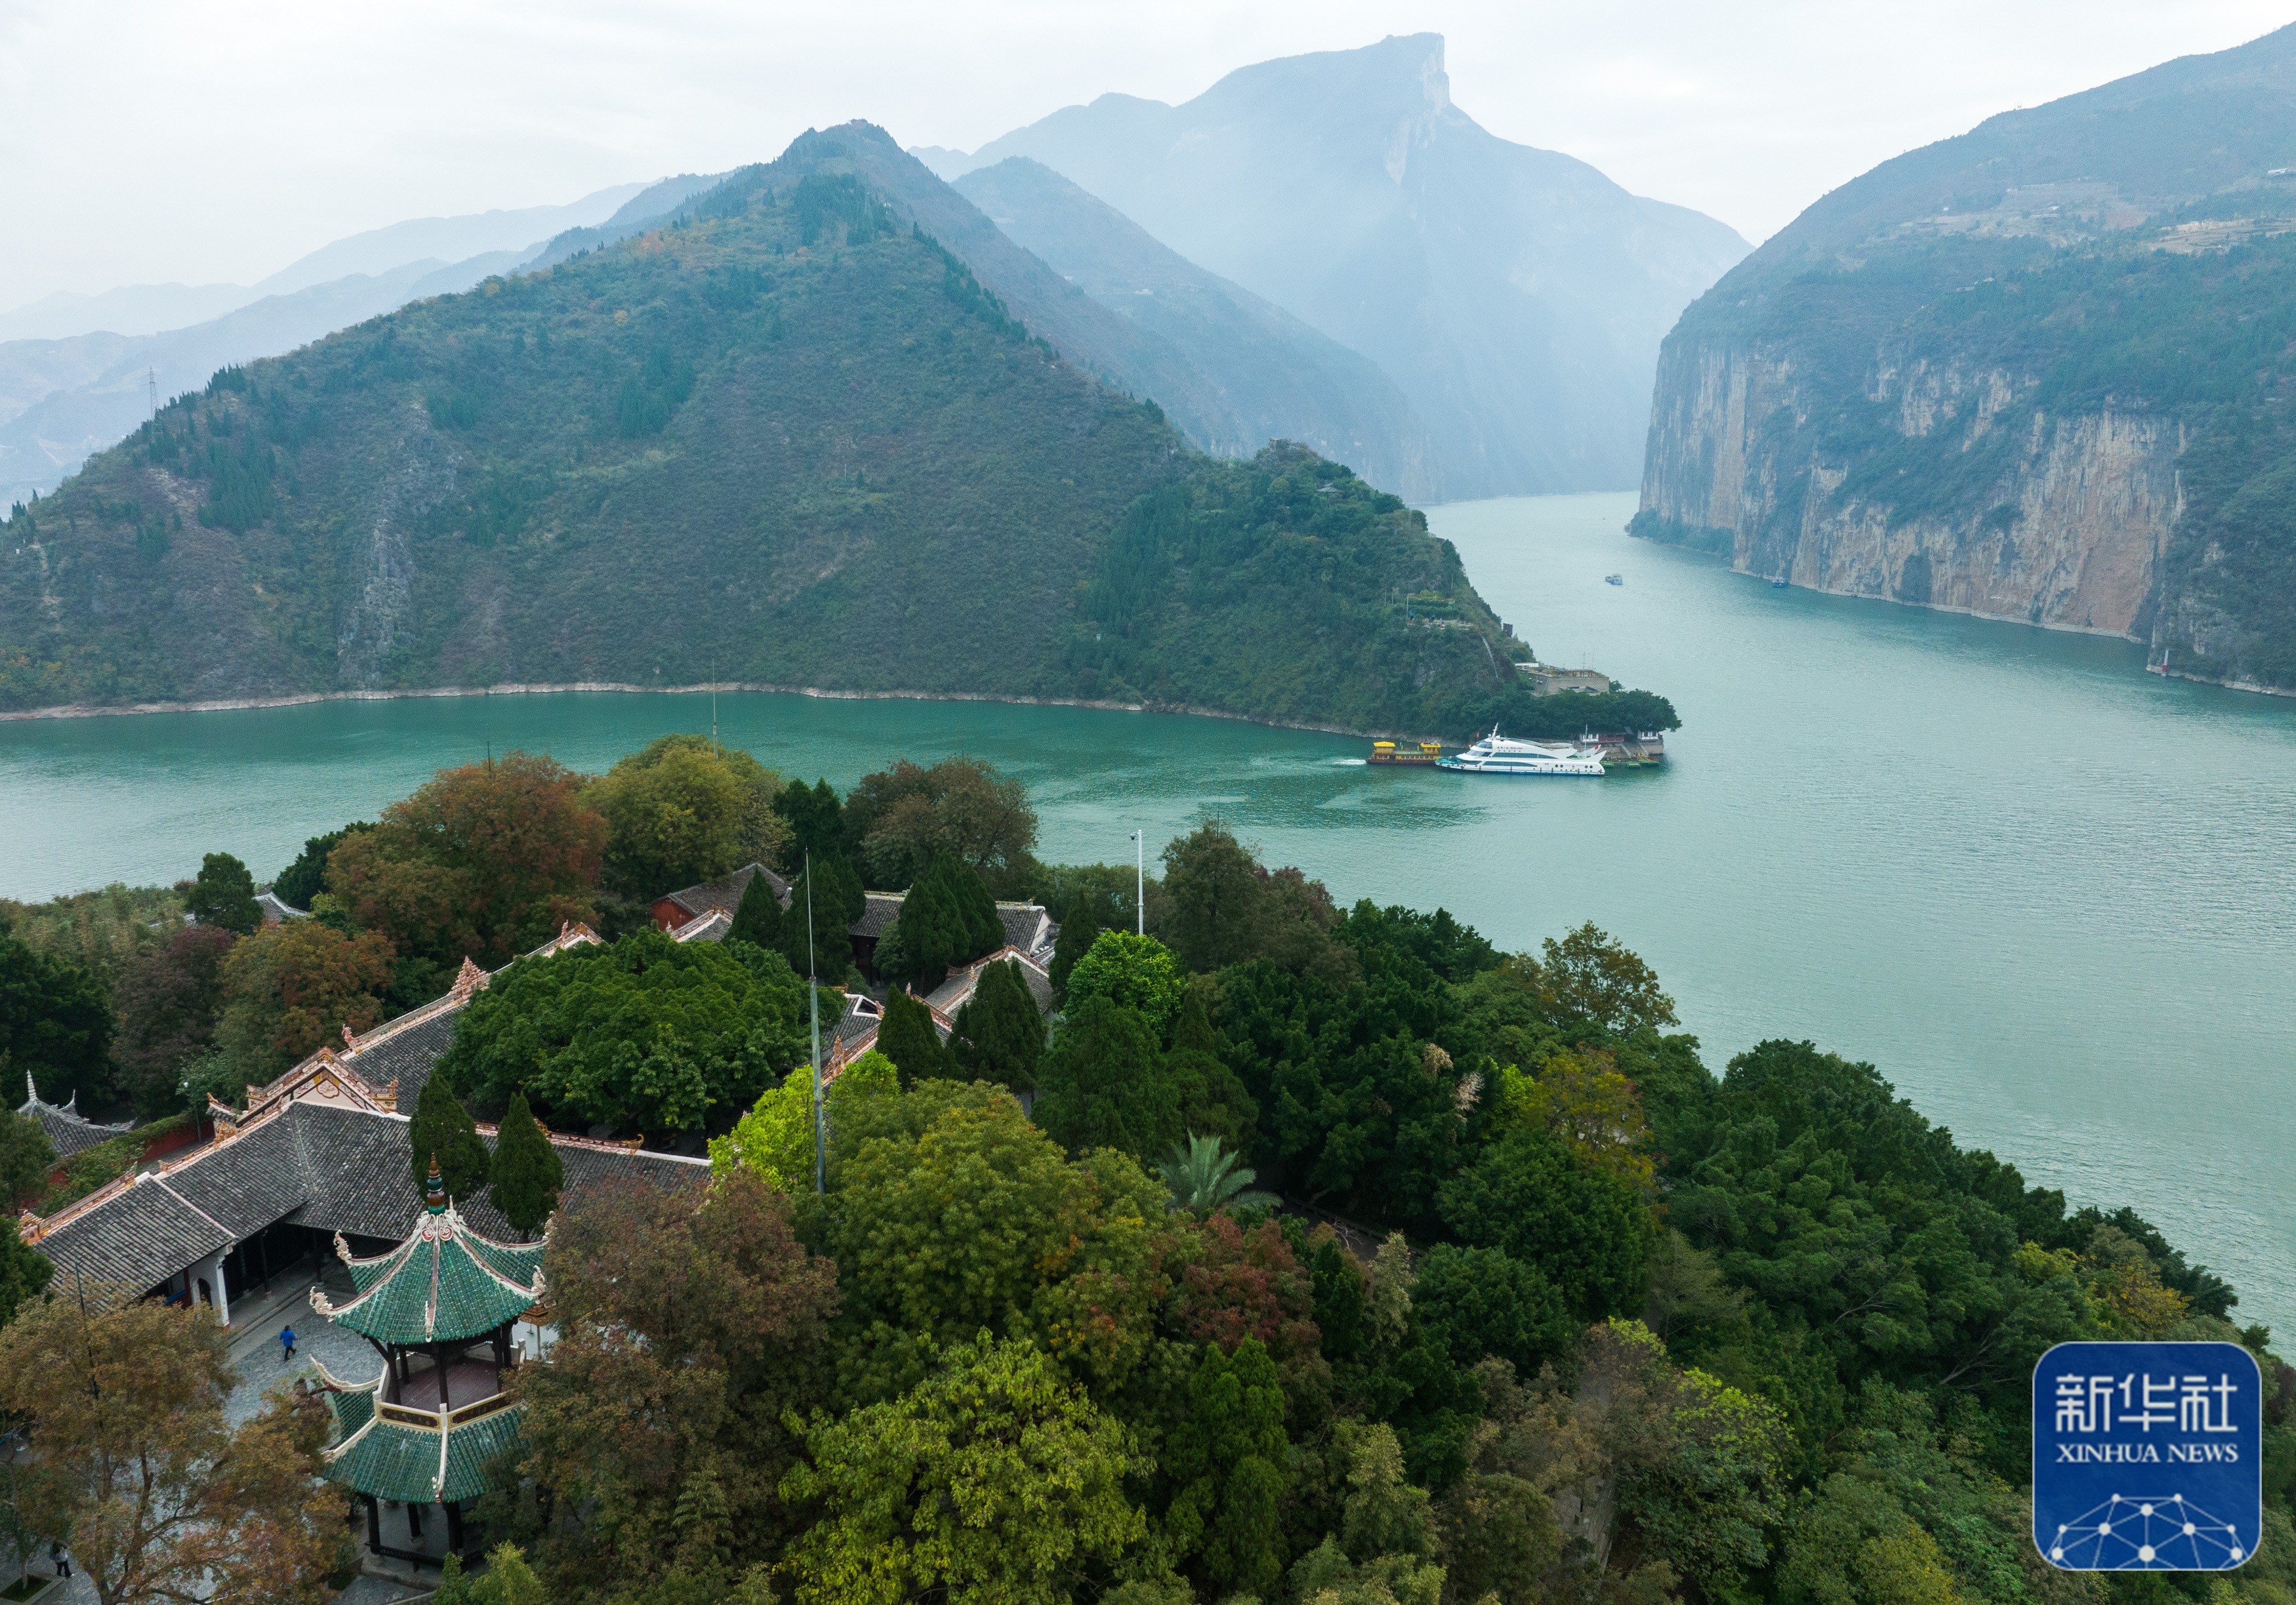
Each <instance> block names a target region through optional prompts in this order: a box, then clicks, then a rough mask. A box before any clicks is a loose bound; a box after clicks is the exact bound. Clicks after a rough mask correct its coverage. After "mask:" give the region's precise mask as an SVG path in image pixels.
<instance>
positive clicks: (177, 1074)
mask: <svg viewBox="0 0 2296 1605" xmlns="http://www.w3.org/2000/svg"><path fill="white" fill-rule="evenodd" d="M237 939H238V938H235V937H234V936H233V935H232V933H231V932H229V931H227V930H225V929H222V928H221V927H219V926H214V925H185V926H183V927H181V928H179V929H177V930H176V933H175V934H174V935H173V936H171V937H169V938H168V945H167V946H165V947H160V948H153V949H152V950H150V951H147V952H144V953H141V954H137V955H136V956H135V957H134V958H132V959H130V960H128V961H127V964H126V965H125V966H124V967H123V968H122V970H121V971H120V976H119V986H118V987H116V988H115V989H114V993H113V995H114V998H115V999H116V1001H117V1002H118V1003H119V1036H116V1037H114V1038H113V1039H112V1044H111V1058H112V1062H113V1063H114V1064H115V1065H116V1066H117V1067H118V1069H119V1083H120V1090H121V1091H122V1092H124V1093H127V1097H128V1098H129V1099H130V1100H131V1101H133V1102H134V1103H135V1112H136V1113H137V1114H139V1115H141V1116H143V1118H145V1119H147V1120H152V1119H157V1118H160V1116H162V1115H164V1114H168V1113H169V1112H171V1111H172V1110H176V1109H178V1108H180V1107H182V1093H181V1088H182V1085H183V1067H184V1061H185V1060H189V1059H193V1058H196V1057H198V1056H199V1055H200V1054H201V1053H204V1052H207V1051H208V1049H209V1047H210V1046H211V1045H213V1044H214V1042H215V1034H216V1021H217V1016H218V1015H219V1014H220V1013H221V1012H222V1010H223V962H224V957H225V954H228V953H229V952H230V951H231V948H232V945H233V944H234V942H235V941H236V940H237Z"/></svg>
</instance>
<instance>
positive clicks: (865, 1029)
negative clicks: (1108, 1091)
mask: <svg viewBox="0 0 2296 1605" xmlns="http://www.w3.org/2000/svg"><path fill="white" fill-rule="evenodd" d="M1004 907H1005V905H1001V904H1000V905H998V908H999V911H1000V912H1001V911H1002V910H1003V908H1004ZM1008 929H1009V927H1008ZM1055 929H1057V927H1055ZM1050 957H1051V953H1050V949H1049V947H1047V949H1046V952H1045V953H1044V954H1042V955H1041V956H1040V955H1038V954H1029V953H1023V952H1022V951H1021V949H1020V948H1018V947H1016V946H1012V945H1011V944H1009V943H1008V944H1007V945H1006V946H1003V947H1000V948H998V949H997V950H996V952H995V953H992V954H988V956H986V957H985V958H978V959H975V960H973V961H972V962H971V963H970V964H966V965H964V966H962V967H961V968H959V969H955V970H950V971H949V972H948V979H947V980H945V981H943V982H942V983H941V984H940V985H939V986H938V987H934V988H933V989H932V990H931V992H929V993H927V994H926V995H924V997H923V998H922V1000H921V1001H922V1003H924V1006H925V1008H926V1010H927V1011H929V1012H930V1013H931V1015H932V1022H933V1029H934V1030H936V1031H938V1032H939V1034H940V1039H941V1040H942V1041H943V1042H947V1040H948V1037H949V1033H950V1032H952V1031H953V1030H955V1028H956V1012H957V1011H958V1010H960V1009H962V1008H964V1005H965V1004H966V1003H970V1002H971V1001H972V994H973V992H974V991H975V990H976V989H977V988H978V987H980V972H981V971H982V970H986V969H988V966H989V965H991V964H1001V963H1005V962H1007V961H1010V962H1013V963H1016V964H1018V965H1020V966H1021V979H1023V980H1024V981H1026V982H1028V984H1029V996H1030V997H1032V998H1034V999H1036V1001H1037V1012H1038V1013H1039V1014H1043V1015H1046V1016H1049V1015H1050V1014H1051V1013H1052V1011H1053V978H1052V974H1051V972H1050V970H1049V968H1048V965H1049V962H1050ZM883 1021H884V1011H883V1010H882V1009H881V1008H880V1007H878V1006H877V1004H876V1003H875V1001H874V1000H873V999H865V998H857V999H856V1000H855V1002H854V1003H852V1004H849V1006H848V1008H847V1010H846V1012H845V1017H844V1018H843V1019H841V1020H839V1021H838V1022H837V1025H836V1028H835V1029H834V1030H833V1031H832V1033H831V1039H830V1042H829V1044H828V1046H827V1047H826V1049H825V1050H824V1052H823V1054H822V1060H823V1063H822V1079H823V1080H824V1081H833V1080H835V1079H836V1077H837V1076H838V1074H839V1072H840V1071H842V1070H843V1069H845V1067H846V1066H847V1065H849V1064H851V1063H852V1062H853V1061H854V1060H857V1059H858V1058H860V1057H861V1055H862V1054H864V1053H865V1052H868V1051H869V1050H870V1049H872V1048H873V1047H875V1046H876V1045H877V1028H878V1027H879V1026H880V1025H881V1024H882V1023H883Z"/></svg>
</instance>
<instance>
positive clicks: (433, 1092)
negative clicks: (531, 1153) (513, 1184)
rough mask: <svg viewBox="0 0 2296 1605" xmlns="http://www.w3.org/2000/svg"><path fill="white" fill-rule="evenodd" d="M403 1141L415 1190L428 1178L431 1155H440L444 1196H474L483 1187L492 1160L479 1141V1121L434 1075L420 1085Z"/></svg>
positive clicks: (466, 1197) (418, 1189)
mask: <svg viewBox="0 0 2296 1605" xmlns="http://www.w3.org/2000/svg"><path fill="white" fill-rule="evenodd" d="M406 1142H407V1148H408V1150H409V1151H408V1154H407V1159H408V1161H409V1163H410V1165H411V1167H412V1170H413V1174H414V1190H415V1191H417V1192H420V1191H422V1187H423V1183H425V1182H427V1181H428V1180H429V1179H430V1157H431V1156H432V1155H433V1154H436V1155H437V1156H438V1158H439V1175H441V1176H442V1177H444V1178H445V1180H446V1183H447V1197H449V1198H455V1199H472V1198H476V1197H477V1196H478V1195H479V1192H480V1190H481V1189H483V1188H484V1187H485V1186H486V1184H487V1176H488V1172H489V1171H490V1170H491V1169H492V1167H493V1162H492V1160H490V1159H488V1155H487V1145H486V1144H485V1143H484V1142H480V1140H479V1126H478V1122H477V1121H475V1120H473V1119H471V1113H470V1111H469V1110H466V1109H464V1108H463V1105H462V1101H461V1100H459V1099H457V1098H456V1097H455V1094H454V1093H453V1091H452V1090H451V1089H449V1088H448V1087H447V1084H446V1083H445V1082H444V1081H442V1080H440V1079H439V1077H436V1076H433V1077H430V1080H428V1081H426V1082H424V1083H423V1084H422V1097H421V1098H420V1099H418V1100H416V1101H415V1105H414V1121H413V1122H412V1123H411V1124H410V1125H409V1126H407V1128H406Z"/></svg>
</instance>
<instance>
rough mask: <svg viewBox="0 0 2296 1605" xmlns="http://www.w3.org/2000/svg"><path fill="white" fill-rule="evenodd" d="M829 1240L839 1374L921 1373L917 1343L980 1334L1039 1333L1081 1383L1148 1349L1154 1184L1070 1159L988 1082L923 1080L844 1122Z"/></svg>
mask: <svg viewBox="0 0 2296 1605" xmlns="http://www.w3.org/2000/svg"><path fill="white" fill-rule="evenodd" d="M848 1137H849V1138H850V1140H851V1142H852V1144H853V1146H852V1149H851V1151H850V1157H849V1158H847V1159H843V1160H842V1161H841V1180H840V1183H839V1184H838V1186H837V1188H836V1189H835V1191H832V1193H831V1195H830V1210H829V1232H828V1245H829V1249H830V1251H831V1252H832V1255H833V1256H834V1257H835V1258H836V1261H837V1270H838V1280H839V1282H840V1287H841V1288H842V1290H843V1293H844V1297H845V1300H846V1306H845V1309H846V1313H845V1317H844V1319H845V1322H846V1323H847V1326H848V1329H849V1331H850V1332H851V1334H852V1338H853V1340H854V1344H853V1347H852V1348H851V1349H850V1350H849V1358H848V1362H847V1365H848V1371H847V1383H848V1386H849V1388H851V1389H852V1391H853V1392H854V1393H855V1394H856V1396H860V1397H873V1398H881V1397H887V1396H890V1395H892V1394H894V1393H898V1392H899V1391H900V1390H901V1389H902V1388H905V1387H907V1386H909V1385H910V1384H912V1383H914V1381H915V1380H917V1379H918V1378H919V1377H921V1376H922V1374H923V1372H924V1370H925V1368H926V1367H927V1365H928V1364H929V1363H930V1356H929V1355H927V1354H926V1353H925V1351H924V1350H923V1349H922V1348H921V1347H920V1343H921V1342H922V1340H923V1339H931V1340H933V1341H936V1342H939V1343H941V1344H944V1345H947V1344H950V1343H954V1342H956V1341H958V1340H960V1339H961V1337H962V1335H964V1334H967V1333H975V1332H979V1331H982V1330H984V1329H985V1330H987V1331H990V1332H992V1333H995V1334H996V1335H997V1336H1000V1337H1006V1336H1026V1337H1030V1338H1033V1339H1034V1340H1035V1341H1037V1342H1038V1343H1040V1344H1042V1345H1044V1346H1045V1347H1046V1348H1047V1349H1048V1350H1049V1352H1051V1353H1052V1355H1054V1358H1056V1359H1057V1360H1058V1361H1059V1362H1060V1363H1061V1364H1062V1366H1063V1367H1064V1368H1066V1369H1067V1370H1068V1371H1069V1372H1070V1374H1072V1375H1075V1376H1078V1377H1079V1378H1080V1379H1082V1380H1086V1381H1087V1382H1088V1383H1090V1384H1091V1385H1092V1386H1093V1387H1094V1388H1095V1390H1104V1389H1107V1388H1113V1387H1116V1386H1118V1385H1119V1384H1120V1383H1121V1382H1122V1381H1123V1380H1124V1379H1126V1378H1127V1377H1128V1376H1129V1375H1131V1374H1132V1372H1134V1371H1136V1369H1137V1368H1138V1366H1139V1365H1140V1364H1141V1363H1142V1362H1143V1361H1144V1358H1145V1357H1146V1356H1147V1355H1148V1354H1149V1352H1150V1349H1151V1339H1152V1316H1153V1313H1154V1309H1155V1306H1156V1303H1157V1301H1158V1299H1159V1298H1161V1296H1162V1293H1163V1290H1164V1284H1163V1282H1162V1278H1161V1274H1160V1272H1159V1270H1158V1267H1157V1256H1156V1251H1155V1243H1154V1241H1153V1238H1154V1226H1155V1224H1156V1223H1158V1222H1160V1219H1161V1216H1162V1213H1163V1200H1162V1196H1161V1195H1162V1189H1161V1188H1160V1186H1158V1185H1157V1184H1156V1183H1153V1182H1151V1181H1150V1180H1149V1179H1148V1177H1147V1176H1145V1175H1143V1174H1142V1173H1141V1171H1140V1168H1139V1167H1138V1166H1136V1165H1135V1164H1134V1163H1132V1161H1130V1160H1129V1159H1124V1158H1123V1157H1122V1156H1120V1155H1116V1154H1111V1153H1106V1152H1101V1153H1094V1154H1090V1155H1087V1156H1086V1157H1085V1158H1084V1159H1078V1160H1073V1161H1072V1160H1070V1159H1067V1158H1065V1157H1064V1156H1063V1155H1062V1152H1061V1150H1060V1149H1059V1147H1058V1146H1057V1145H1055V1144H1054V1142H1052V1140H1051V1139H1050V1138H1048V1137H1047V1136H1046V1134H1044V1133H1043V1132H1041V1131H1039V1130H1038V1129H1037V1127H1036V1126H1032V1125H1030V1124H1029V1118H1028V1117H1027V1116H1026V1115H1024V1114H1023V1113H1022V1112H1021V1105H1020V1102H1019V1101H1018V1100H1016V1099H1015V1098H1013V1095H1012V1094H1011V1093H1007V1092H1006V1091H1005V1090H1004V1089H1003V1088H1002V1087H991V1086H985V1085H973V1086H963V1085H957V1084H955V1083H953V1082H947V1081H929V1082H923V1083H921V1084H919V1085H917V1087H916V1088H915V1089H914V1091H912V1092H908V1093H903V1094H901V1095H900V1096H899V1097H898V1098H890V1099H877V1100H872V1101H869V1102H867V1103H866V1104H865V1105H864V1106H863V1107H862V1108H860V1109H858V1110H856V1111H855V1113H854V1115H853V1116H852V1117H851V1118H849V1119H847V1120H846V1121H844V1123H843V1134H842V1135H841V1136H840V1139H839V1142H840V1146H841V1144H842V1143H843V1142H844V1141H845V1140H846V1138H848Z"/></svg>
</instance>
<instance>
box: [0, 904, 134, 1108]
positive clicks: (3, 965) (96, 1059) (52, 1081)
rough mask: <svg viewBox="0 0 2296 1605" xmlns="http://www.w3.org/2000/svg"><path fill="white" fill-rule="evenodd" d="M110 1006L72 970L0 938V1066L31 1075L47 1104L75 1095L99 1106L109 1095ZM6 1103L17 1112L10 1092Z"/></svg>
mask: <svg viewBox="0 0 2296 1605" xmlns="http://www.w3.org/2000/svg"><path fill="white" fill-rule="evenodd" d="M111 1030H112V1024H111V998H110V996H109V995H107V993H106V991H105V989H104V986H103V983H102V981H101V980H99V979H97V978H96V977H95V976H94V975H93V974H91V973H90V972H89V971H87V970H83V969H81V968H80V967H79V966H78V965H77V964H70V963H67V962H64V961H63V960H61V959H57V958H53V957H51V956H50V955H49V954H45V953H38V952H36V951H34V950H33V949H32V948H30V947H29V946H26V945H25V944H24V942H23V941H22V940H21V938H18V937H16V936H15V935H14V934H13V933H12V932H10V931H6V930H0V1063H5V1064H6V1065H8V1066H9V1067H10V1074H11V1077H12V1078H15V1079H17V1080H18V1082H19V1085H21V1077H22V1076H23V1075H24V1074H25V1072H27V1071H29V1072H30V1073H31V1076H32V1078H33V1080H34V1081H35V1083H37V1085H38V1087H39V1090H40V1095H41V1096H42V1097H44V1098H45V1099H47V1100H48V1101H50V1102H52V1103H62V1102H65V1101H68V1100H69V1099H70V1097H71V1096H72V1095H73V1094H74V1093H86V1094H88V1095H89V1096H90V1100H91V1101H99V1102H100V1101H102V1098H103V1097H104V1095H105V1094H106V1093H107V1092H108V1091H109V1089H110V1081H111V1077H110V1073H109V1071H110V1066H109V1062H108V1060H109V1058H110V1054H111ZM6 1097H7V1102H8V1103H9V1105H10V1106H11V1107H13V1106H14V1104H15V1101H16V1098H15V1088H14V1087H11V1088H9V1089H8V1092H7V1094H6Z"/></svg>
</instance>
